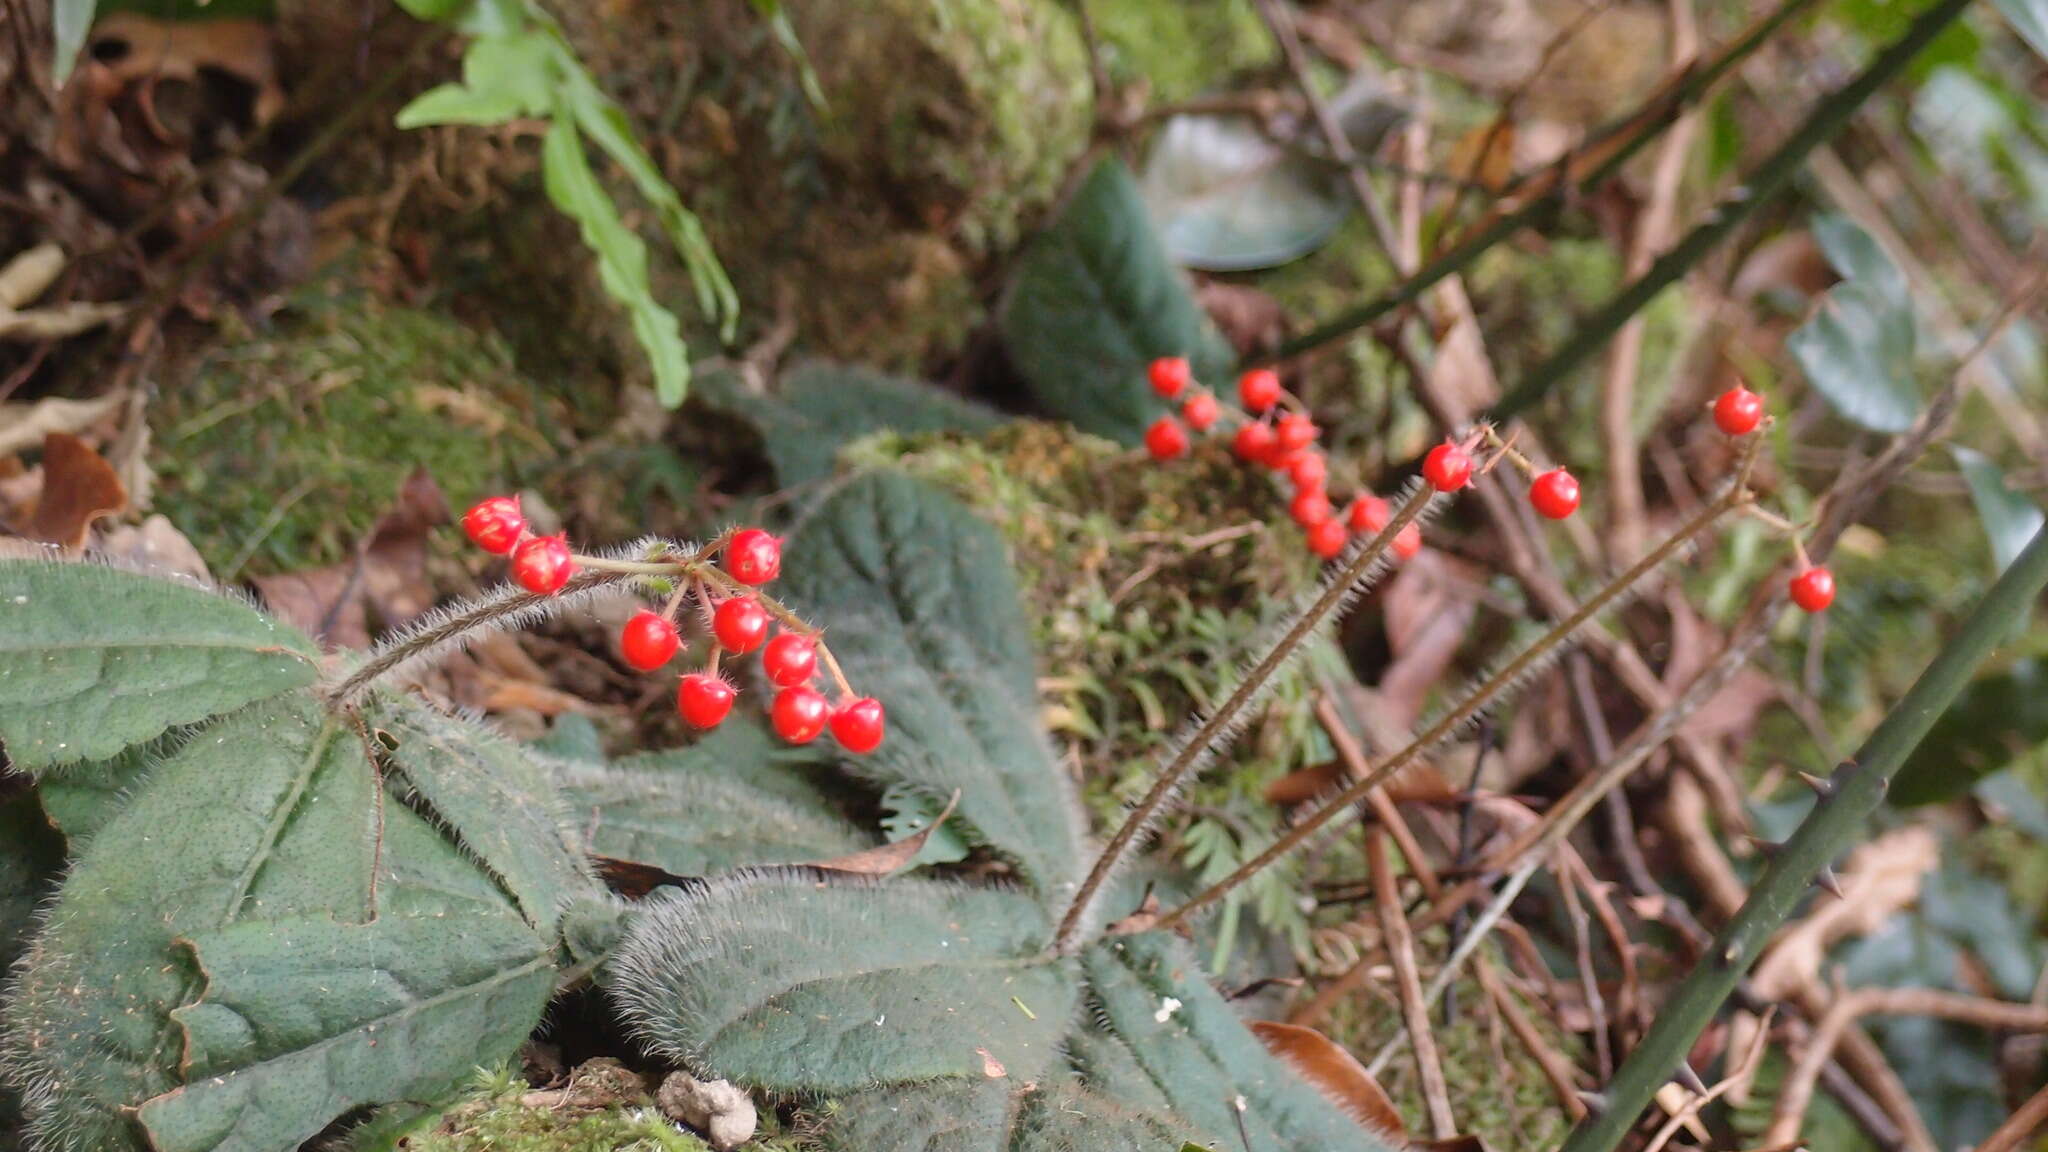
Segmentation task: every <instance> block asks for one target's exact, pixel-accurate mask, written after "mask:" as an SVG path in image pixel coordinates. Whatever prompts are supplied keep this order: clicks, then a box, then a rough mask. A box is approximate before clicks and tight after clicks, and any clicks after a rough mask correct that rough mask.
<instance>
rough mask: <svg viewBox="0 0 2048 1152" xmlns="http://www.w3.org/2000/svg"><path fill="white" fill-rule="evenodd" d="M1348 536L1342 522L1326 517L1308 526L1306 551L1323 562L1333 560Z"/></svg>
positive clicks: (1342, 548) (1342, 547) (1341, 549)
mask: <svg viewBox="0 0 2048 1152" xmlns="http://www.w3.org/2000/svg"><path fill="white" fill-rule="evenodd" d="M1349 536H1350V534H1349V533H1347V532H1345V531H1344V522H1343V521H1342V520H1338V519H1336V518H1334V517H1326V518H1324V519H1322V520H1318V521H1316V522H1315V523H1314V524H1311V525H1309V526H1308V550H1309V551H1311V552H1313V553H1315V554H1316V555H1318V556H1321V557H1322V558H1323V559H1325V560H1331V559H1335V558H1336V555H1337V553H1339V552H1342V551H1343V550H1344V541H1345V540H1346V539H1348V538H1349Z"/></svg>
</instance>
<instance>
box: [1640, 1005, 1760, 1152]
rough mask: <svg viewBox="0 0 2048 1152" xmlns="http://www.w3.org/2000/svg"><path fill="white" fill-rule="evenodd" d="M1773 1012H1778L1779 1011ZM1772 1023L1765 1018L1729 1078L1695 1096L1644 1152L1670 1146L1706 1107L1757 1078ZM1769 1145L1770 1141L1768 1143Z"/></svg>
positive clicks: (1670, 1120) (1652, 1138)
mask: <svg viewBox="0 0 2048 1152" xmlns="http://www.w3.org/2000/svg"><path fill="white" fill-rule="evenodd" d="M1772 1011H1773V1012H1775V1011H1776V1009H1773V1010H1772ZM1770 1023H1771V1018H1770V1015H1769V1014H1766V1015H1765V1016H1764V1023H1763V1026H1762V1027H1760V1028H1758V1029H1757V1030H1756V1039H1754V1040H1752V1041H1751V1042H1750V1045H1749V1050H1748V1051H1747V1052H1744V1053H1743V1054H1742V1059H1741V1060H1740V1061H1739V1062H1738V1063H1737V1064H1736V1066H1735V1067H1734V1068H1733V1069H1732V1070H1730V1071H1729V1073H1728V1075H1727V1076H1726V1077H1724V1078H1723V1079H1722V1080H1721V1081H1720V1082H1719V1083H1718V1084H1715V1085H1714V1086H1713V1087H1711V1088H1709V1089H1707V1090H1706V1091H1705V1092H1700V1093H1696V1094H1694V1096H1693V1097H1692V1099H1690V1100H1687V1101H1686V1102H1685V1104H1684V1105H1683V1106H1681V1107H1680V1108H1679V1109H1678V1111H1676V1112H1673V1113H1672V1114H1671V1118H1670V1119H1668V1120H1666V1121H1664V1124H1663V1126H1662V1127H1660V1128H1658V1129H1657V1134H1656V1135H1655V1136H1652V1137H1650V1142H1649V1143H1648V1144H1646V1145H1644V1146H1643V1152H1661V1150H1662V1149H1663V1147H1664V1146H1665V1145H1666V1144H1669V1143H1671V1138H1672V1137H1674V1136H1676V1135H1678V1130H1679V1129H1680V1128H1683V1127H1685V1125H1686V1124H1687V1122H1689V1121H1691V1120H1692V1119H1693V1118H1694V1117H1697V1116H1698V1115H1699V1114H1700V1112H1701V1111H1702V1110H1704V1109H1705V1108H1706V1106H1707V1105H1709V1104H1712V1103H1713V1102H1714V1101H1716V1100H1718V1099H1720V1098H1721V1097H1723V1096H1725V1095H1727V1094H1728V1092H1729V1091H1730V1090H1731V1089H1733V1088H1734V1087H1735V1086H1736V1085H1737V1084H1745V1083H1748V1081H1749V1078H1750V1077H1751V1076H1753V1075H1755V1074H1756V1070H1757V1067H1758V1066H1759V1065H1761V1064H1762V1063H1763V1061H1764V1050H1765V1048H1767V1047H1768V1044H1767V1043H1766V1042H1767V1041H1768V1040H1769V1039H1770V1035H1771V1029H1770ZM1768 1142H1769V1141H1768V1140H1767V1141H1766V1143H1768Z"/></svg>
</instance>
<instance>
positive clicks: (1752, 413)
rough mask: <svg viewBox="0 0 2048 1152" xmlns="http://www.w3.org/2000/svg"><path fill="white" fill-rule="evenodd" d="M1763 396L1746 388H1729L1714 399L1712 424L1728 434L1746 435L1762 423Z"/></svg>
mask: <svg viewBox="0 0 2048 1152" xmlns="http://www.w3.org/2000/svg"><path fill="white" fill-rule="evenodd" d="M1763 419H1764V398H1763V397H1761V396H1759V395H1757V394H1756V393H1754V392H1751V391H1750V390H1749V389H1747V388H1743V387H1740V386H1738V387H1734V388H1730V389H1729V390H1727V391H1726V392H1723V393H1721V395H1720V396H1719V397H1718V398H1717V399H1715V401H1714V424H1715V426H1716V427H1718V428H1720V429H1721V431H1723V432H1726V433H1727V434H1728V435H1730V436H1747V435H1749V434H1750V433H1751V432H1754V431H1756V426H1757V425H1758V424H1761V423H1763Z"/></svg>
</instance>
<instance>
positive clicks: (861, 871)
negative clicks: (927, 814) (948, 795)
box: [811, 788, 960, 876]
mask: <svg viewBox="0 0 2048 1152" xmlns="http://www.w3.org/2000/svg"><path fill="white" fill-rule="evenodd" d="M958 803H960V790H959V789H957V788H956V789H954V790H953V797H952V799H950V800H947V801H946V807H945V808H944V809H942V810H941V811H940V812H939V814H938V815H937V816H934V817H933V818H932V821H931V823H929V824H926V825H925V826H924V827H923V828H922V829H920V830H919V831H918V832H917V833H916V834H915V835H912V836H905V837H904V838H903V839H901V840H898V841H896V842H895V843H893V844H883V845H880V846H878V847H874V848H866V849H863V850H861V851H859V852H855V853H852V854H850V855H846V856H835V857H833V858H832V859H830V860H820V861H818V862H817V863H816V864H813V865H811V867H813V868H823V869H825V870H827V871H831V872H844V873H846V874H848V875H852V876H888V875H892V874H894V873H896V872H899V871H901V870H903V869H904V868H907V867H909V866H910V862H911V861H913V860H915V859H917V854H918V853H919V852H922V851H924V843H925V841H927V840H929V839H931V838H932V833H934V832H936V831H938V830H939V825H941V824H944V823H945V822H946V817H948V816H951V815H952V814H953V806H954V805H956V804H958Z"/></svg>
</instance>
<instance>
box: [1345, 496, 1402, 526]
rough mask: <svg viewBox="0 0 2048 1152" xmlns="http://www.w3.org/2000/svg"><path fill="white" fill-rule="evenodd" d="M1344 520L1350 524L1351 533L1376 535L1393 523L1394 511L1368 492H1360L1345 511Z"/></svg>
mask: <svg viewBox="0 0 2048 1152" xmlns="http://www.w3.org/2000/svg"><path fill="white" fill-rule="evenodd" d="M1344 518H1345V519H1346V520H1348V521H1350V522H1351V527H1352V530H1353V531H1357V532H1371V533H1372V534H1374V535H1378V534H1379V532H1380V530H1381V529H1382V528H1385V527H1386V526H1387V525H1389V524H1391V523H1393V521H1394V510H1393V509H1392V508H1390V507H1388V506H1387V502H1386V501H1385V500H1382V499H1380V498H1379V497H1377V496H1375V495H1373V494H1372V493H1370V492H1361V493H1359V495H1358V498H1357V499H1356V500H1353V501H1352V502H1351V507H1349V508H1347V509H1345V511H1344Z"/></svg>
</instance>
